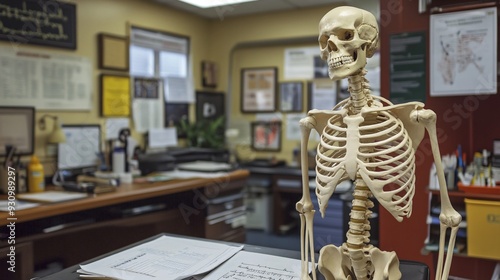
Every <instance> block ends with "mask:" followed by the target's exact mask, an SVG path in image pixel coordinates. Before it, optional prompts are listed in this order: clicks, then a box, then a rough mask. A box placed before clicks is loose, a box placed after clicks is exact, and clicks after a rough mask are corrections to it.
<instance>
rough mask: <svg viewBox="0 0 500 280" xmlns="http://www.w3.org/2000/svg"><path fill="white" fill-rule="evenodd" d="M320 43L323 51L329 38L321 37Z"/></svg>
mask: <svg viewBox="0 0 500 280" xmlns="http://www.w3.org/2000/svg"><path fill="white" fill-rule="evenodd" d="M318 42H319V45H320V47H321V48H322V49H324V48H326V45H327V44H328V36H325V35H323V36H320V37H319V39H318Z"/></svg>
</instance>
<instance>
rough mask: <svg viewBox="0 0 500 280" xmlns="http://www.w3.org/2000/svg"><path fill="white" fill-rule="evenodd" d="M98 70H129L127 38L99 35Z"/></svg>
mask: <svg viewBox="0 0 500 280" xmlns="http://www.w3.org/2000/svg"><path fill="white" fill-rule="evenodd" d="M98 44H99V46H98V50H99V54H98V55H99V69H106V70H115V71H116V70H118V71H128V70H129V54H128V53H129V52H128V50H129V43H128V39H127V37H123V36H118V35H112V34H105V33H99V34H98Z"/></svg>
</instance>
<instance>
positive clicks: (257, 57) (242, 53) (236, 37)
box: [209, 0, 379, 162]
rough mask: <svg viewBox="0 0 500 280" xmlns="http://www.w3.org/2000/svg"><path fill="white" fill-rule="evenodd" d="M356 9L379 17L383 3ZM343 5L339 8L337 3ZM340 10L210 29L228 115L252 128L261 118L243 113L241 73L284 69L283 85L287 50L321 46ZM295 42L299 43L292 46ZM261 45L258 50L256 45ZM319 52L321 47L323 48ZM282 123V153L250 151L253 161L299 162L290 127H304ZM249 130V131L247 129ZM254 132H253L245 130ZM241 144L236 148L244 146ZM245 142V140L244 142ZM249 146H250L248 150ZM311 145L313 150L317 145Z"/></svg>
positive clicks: (220, 23)
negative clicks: (321, 35) (323, 28)
mask: <svg viewBox="0 0 500 280" xmlns="http://www.w3.org/2000/svg"><path fill="white" fill-rule="evenodd" d="M349 3H350V5H353V6H357V7H360V8H364V9H367V10H369V11H371V12H372V13H374V14H375V15H376V16H378V14H379V11H378V1H364V2H363V1H357V0H353V1H350V2H349ZM336 5H338V4H336ZM334 7H335V5H328V6H320V7H315V8H309V9H297V10H291V11H285V12H278V13H270V14H257V15H251V16H242V17H237V18H227V19H223V20H216V21H213V22H212V23H211V28H210V31H211V32H210V34H211V35H210V40H211V42H210V44H209V46H210V52H209V55H210V58H211V59H212V60H214V61H217V63H218V64H219V68H220V81H219V88H218V90H220V91H223V92H226V93H227V95H228V96H227V100H228V101H229V102H230V106H228V112H229V114H230V118H231V119H233V120H234V119H236V120H237V121H238V125H240V126H241V125H245V123H246V125H247V126H250V122H251V121H253V120H255V114H242V113H241V111H240V102H241V99H240V94H241V92H240V71H241V69H242V68H250V67H268V66H273V67H278V82H282V81H285V80H284V77H283V63H284V50H285V49H286V48H290V47H304V46H317V39H316V38H317V36H318V22H319V20H320V19H321V17H323V15H324V14H325V13H327V12H328V11H329V10H330V9H332V8H334ZM290 42H294V43H290ZM254 45H257V46H254ZM318 53H319V47H318ZM306 82H307V81H306V80H303V85H304V94H303V96H304V100H303V104H304V112H306V110H307V107H306V106H307V101H306V98H307V91H306ZM277 116H281V120H282V127H283V133H282V142H281V144H282V146H281V147H282V148H281V151H280V152H266V153H263V152H259V153H255V152H250V153H248V149H245V150H246V151H247V153H245V154H246V155H247V156H248V157H249V158H252V157H257V158H271V157H275V158H277V159H280V160H285V161H287V162H290V161H292V160H293V156H292V155H293V149H294V148H297V147H298V146H299V145H300V141H297V140H288V139H287V138H286V128H287V126H298V123H293V124H289V123H287V122H286V114H282V115H280V114H277ZM242 129H243V128H242ZM244 129H248V128H244ZM238 141H241V139H238V140H237V141H235V143H233V144H239V143H238ZM243 142H245V141H243ZM248 143H249V142H246V143H244V144H245V145H247V144H248ZM315 144H316V143H315V142H314V141H311V142H310V143H309V148H313V147H314V146H315Z"/></svg>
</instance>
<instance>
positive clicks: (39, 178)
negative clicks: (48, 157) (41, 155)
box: [28, 155, 45, 192]
mask: <svg viewBox="0 0 500 280" xmlns="http://www.w3.org/2000/svg"><path fill="white" fill-rule="evenodd" d="M28 191H29V192H43V191H45V176H44V174H43V166H42V164H41V163H40V161H39V160H38V158H37V157H36V156H35V155H33V156H32V157H31V161H30V163H29V165H28Z"/></svg>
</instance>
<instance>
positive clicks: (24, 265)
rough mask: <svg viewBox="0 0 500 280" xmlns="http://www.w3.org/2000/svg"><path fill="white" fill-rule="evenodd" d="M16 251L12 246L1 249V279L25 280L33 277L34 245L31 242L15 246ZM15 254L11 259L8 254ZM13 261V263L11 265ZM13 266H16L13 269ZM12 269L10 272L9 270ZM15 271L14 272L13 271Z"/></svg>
mask: <svg viewBox="0 0 500 280" xmlns="http://www.w3.org/2000/svg"><path fill="white" fill-rule="evenodd" d="M13 246H14V250H11V249H12V248H11V246H10V245H9V246H7V247H3V248H1V249H0V256H1V257H0V262H1V263H2V265H0V279H13V280H25V279H31V278H32V277H33V269H34V267H33V245H32V244H31V242H24V243H20V244H15V245H13ZM12 253H13V254H15V256H14V258H11V257H10V256H8V255H7V254H12ZM10 261H13V263H9V262H10ZM11 264H13V265H14V267H13V268H12V266H11ZM9 268H10V270H9ZM12 269H14V270H15V271H14V272H12V271H11V270H12Z"/></svg>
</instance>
